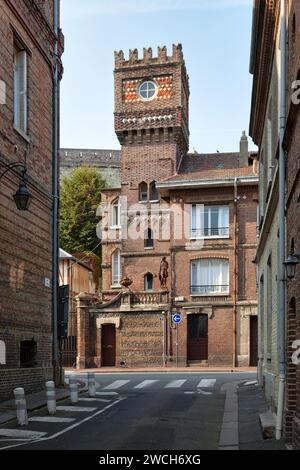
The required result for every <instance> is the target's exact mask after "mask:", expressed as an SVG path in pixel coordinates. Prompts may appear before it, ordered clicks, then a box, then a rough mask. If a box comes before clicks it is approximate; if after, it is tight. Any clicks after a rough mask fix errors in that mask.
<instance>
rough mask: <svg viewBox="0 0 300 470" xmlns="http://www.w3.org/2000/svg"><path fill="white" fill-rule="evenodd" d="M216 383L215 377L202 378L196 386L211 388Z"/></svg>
mask: <svg viewBox="0 0 300 470" xmlns="http://www.w3.org/2000/svg"><path fill="white" fill-rule="evenodd" d="M215 383H216V379H202V380H201V381H200V382H199V384H198V385H197V388H212V387H213V386H214V385H215Z"/></svg>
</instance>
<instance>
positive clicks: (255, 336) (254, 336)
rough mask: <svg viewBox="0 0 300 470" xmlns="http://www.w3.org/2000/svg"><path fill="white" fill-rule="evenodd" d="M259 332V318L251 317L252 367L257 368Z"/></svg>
mask: <svg viewBox="0 0 300 470" xmlns="http://www.w3.org/2000/svg"><path fill="white" fill-rule="evenodd" d="M257 344H258V331H257V317H256V316H251V317H250V366H252V367H256V366H257V356H258V351H257V350H258V346H257Z"/></svg>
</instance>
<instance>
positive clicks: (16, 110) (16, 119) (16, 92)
mask: <svg viewBox="0 0 300 470" xmlns="http://www.w3.org/2000/svg"><path fill="white" fill-rule="evenodd" d="M18 65H19V60H18V54H15V55H14V125H15V126H16V127H20V125H19V123H20V105H19V102H20V96H19V77H18V68H19V67H18Z"/></svg>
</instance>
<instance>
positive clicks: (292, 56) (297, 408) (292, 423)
mask: <svg viewBox="0 0 300 470" xmlns="http://www.w3.org/2000/svg"><path fill="white" fill-rule="evenodd" d="M287 5H288V9H287V12H288V31H287V32H288V42H287V65H288V67H287V86H288V93H287V109H288V121H287V132H286V142H285V144H286V150H287V193H286V205H287V219H286V224H287V240H286V244H287V248H286V249H287V253H289V252H290V251H291V249H292V246H293V245H294V250H295V253H299V249H300V234H299V226H298V224H297V223H295V221H297V220H298V219H299V215H300V212H299V211H300V209H299V191H300V183H299V175H300V162H299V155H300V114H299V105H298V106H295V107H293V106H292V102H291V94H292V92H293V90H292V83H293V81H294V80H296V79H298V80H299V78H300V72H299V60H300V55H299V45H300V22H299V21H300V4H299V2H297V1H296V0H292V1H291V2H288V3H287ZM292 112H293V113H294V114H292V115H291V113H292ZM299 288H300V273H299V267H298V268H297V270H296V276H295V278H294V279H293V280H291V281H288V283H287V296H286V302H287V303H286V312H287V332H286V333H287V338H286V361H287V378H286V402H285V437H286V439H287V441H288V442H289V443H290V444H292V445H294V447H296V448H300V365H296V364H293V362H292V354H293V353H294V352H295V350H294V349H293V348H292V344H293V342H294V341H295V340H300V315H299V303H300V295H299Z"/></svg>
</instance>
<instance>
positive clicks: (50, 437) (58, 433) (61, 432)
mask: <svg viewBox="0 0 300 470" xmlns="http://www.w3.org/2000/svg"><path fill="white" fill-rule="evenodd" d="M122 400H126V398H123V397H122V398H119V399H118V400H116V401H114V402H113V403H110V404H109V405H107V406H106V407H105V408H103V409H102V410H99V411H97V412H96V413H94V414H92V415H90V416H87V417H86V418H84V419H82V420H81V421H79V422H77V423H74V424H72V425H71V426H69V427H68V428H66V429H63V430H62V431H59V432H57V433H56V434H53V435H52V436H49V437H42V438H41V439H38V440H35V439H33V440H31V441H29V442H44V441H50V440H52V439H55V438H56V437H59V436H61V435H62V434H65V433H66V432H68V431H71V430H72V429H74V428H77V427H78V426H80V425H81V424H84V423H86V422H87V421H90V420H91V419H93V418H95V417H96V416H98V415H100V414H102V413H104V412H105V411H106V410H108V409H109V408H112V407H113V406H115V405H117V404H118V403H120V402H121V401H122ZM26 444H28V441H27V442H23V443H22V444H13V445H10V446H6V447H1V448H0V450H6V449H12V448H14V447H20V446H24V445H26Z"/></svg>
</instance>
